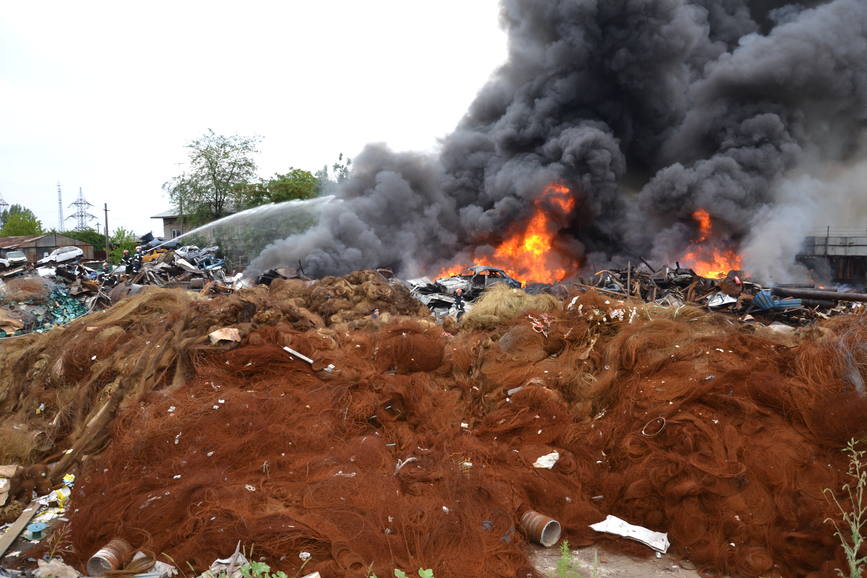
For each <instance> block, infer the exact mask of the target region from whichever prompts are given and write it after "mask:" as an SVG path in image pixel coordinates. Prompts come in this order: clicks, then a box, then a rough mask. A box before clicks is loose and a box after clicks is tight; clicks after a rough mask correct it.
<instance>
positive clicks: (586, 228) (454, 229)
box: [248, 0, 867, 283]
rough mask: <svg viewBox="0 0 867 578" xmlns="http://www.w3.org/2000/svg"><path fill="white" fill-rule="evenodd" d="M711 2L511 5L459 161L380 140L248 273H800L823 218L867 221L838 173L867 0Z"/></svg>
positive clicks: (456, 146)
mask: <svg viewBox="0 0 867 578" xmlns="http://www.w3.org/2000/svg"><path fill="white" fill-rule="evenodd" d="M711 4H712V3H708V2H707V1H706V0H687V1H683V2H670V1H666V0H647V1H642V2H601V3H600V2H589V1H577V2H576V1H575V0H562V1H555V2H553V3H551V2H546V3H539V2H533V1H531V0H515V1H509V2H504V4H503V23H504V26H505V27H506V29H507V33H508V35H509V51H510V53H509V60H508V61H507V62H506V63H505V64H504V65H503V66H502V67H501V68H500V69H498V71H497V72H496V73H495V74H494V76H493V78H492V79H491V80H490V81H489V83H488V84H487V85H486V86H485V87H484V88H483V89H482V90H481V91H480V93H479V95H478V96H477V97H476V99H475V101H474V102H473V104H472V105H471V106H470V108H469V110H468V112H467V114H466V116H465V117H464V118H463V119H462V121H461V122H460V124H459V126H458V127H457V128H456V130H455V131H454V132H453V133H452V134H450V135H449V136H447V137H446V138H445V139H444V141H443V145H442V147H441V150H440V152H439V154H438V155H436V156H426V155H421V154H412V153H395V152H392V151H390V150H388V149H386V148H385V147H383V146H380V145H373V146H370V147H368V148H367V149H366V150H365V151H364V152H363V153H362V154H360V155H358V156H357V158H356V159H355V160H354V163H353V171H352V174H351V175H350V178H349V179H348V180H347V182H345V183H344V184H343V185H342V186H341V187H340V188H339V189H338V190H337V191H336V201H335V202H334V203H331V204H329V205H328V206H327V207H324V208H323V211H322V214H321V215H320V218H319V221H318V224H317V225H315V226H313V227H312V228H311V229H310V230H308V231H306V232H304V233H301V234H297V235H292V236H290V237H288V238H287V239H284V240H282V241H277V242H275V243H273V244H272V245H271V246H269V247H268V248H266V249H265V250H264V251H263V252H262V254H261V255H260V256H259V257H258V258H257V259H256V260H255V261H254V262H253V263H252V264H251V266H250V268H249V271H248V275H249V276H250V277H255V276H256V275H259V274H261V273H262V272H264V271H266V270H268V269H271V268H275V267H281V266H287V265H291V266H295V265H297V263H298V262H299V261H300V262H301V263H302V268H303V269H304V271H305V272H306V274H307V275H310V276H312V277H321V276H323V275H331V274H344V273H347V272H349V271H352V270H356V269H362V268H372V267H380V266H386V267H389V268H391V269H393V270H394V271H395V272H396V273H397V274H398V275H400V276H402V277H405V278H413V277H418V276H419V275H422V274H425V273H426V272H431V271H441V273H440V274H439V276H446V275H450V274H454V273H456V272H458V268H455V267H453V266H454V265H455V264H460V265H459V267H463V266H464V264H466V263H477V264H480V265H487V266H493V267H498V268H501V269H503V270H505V271H506V272H507V273H508V274H509V275H510V276H512V277H514V278H516V279H522V280H527V281H536V282H544V283H552V282H556V281H560V280H561V279H562V278H564V277H565V276H566V275H568V274H570V273H572V272H573V271H576V270H579V269H580V270H581V274H582V275H585V276H588V275H591V274H592V273H593V272H594V271H596V270H599V269H602V268H611V267H612V266H613V263H625V262H626V261H627V260H629V259H631V260H632V261H633V262H638V260H639V257H644V258H646V259H648V260H650V261H652V262H657V263H674V262H676V261H679V262H680V263H682V264H683V265H684V266H685V267H691V268H693V269H694V270H695V271H696V272H698V273H699V274H700V275H703V276H706V277H716V276H718V275H723V276H724V275H725V274H726V273H727V272H728V271H729V270H740V269H746V270H748V271H750V272H751V273H752V274H753V275H755V276H757V277H758V278H762V279H765V280H767V281H770V282H774V283H782V282H794V281H798V280H799V279H796V277H797V276H798V275H804V270H803V269H802V268H799V267H796V266H795V256H796V254H797V252H798V248H799V246H800V243H801V241H802V240H803V238H804V236H806V234H807V231H808V230H809V229H810V228H815V227H818V226H824V224H825V223H827V222H839V223H840V225H841V226H852V227H854V226H859V227H861V226H863V223H864V218H865V217H867V215H865V213H864V206H863V202H859V200H858V198H859V197H862V198H863V194H862V191H861V190H860V189H858V188H856V187H858V186H861V183H863V178H861V179H860V180H859V179H853V182H855V183H857V184H856V185H853V186H851V187H842V186H837V185H836V184H835V180H834V176H835V175H837V174H839V173H840V171H841V170H842V171H847V172H855V173H858V174H863V170H860V172H859V171H857V170H856V169H862V167H863V166H864V165H865V164H867V163H865V162H864V160H863V159H864V147H863V146H860V143H862V141H863V123H861V122H860V121H859V119H861V118H862V117H863V111H864V110H865V106H867V81H865V80H867V76H865V71H864V68H863V67H862V66H861V65H860V63H861V62H863V61H864V59H865V57H867V45H865V43H864V42H863V22H864V21H865V20H867V4H865V3H864V2H862V1H861V0H832V1H827V2H821V3H815V2H810V3H806V4H804V3H801V4H800V5H797V4H794V3H789V2H784V1H779V2H776V1H771V2H761V3H755V2H746V1H744V0H733V1H732V2H728V3H727V4H726V7H725V8H720V7H718V6H717V5H716V4H713V5H711ZM841 71H842V72H841ZM770 245H773V246H770ZM540 253H544V255H545V256H544V258H542V256H541V255H540ZM800 280H803V279H800Z"/></svg>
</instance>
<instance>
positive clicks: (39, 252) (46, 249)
mask: <svg viewBox="0 0 867 578" xmlns="http://www.w3.org/2000/svg"><path fill="white" fill-rule="evenodd" d="M69 245H73V246H75V247H81V250H82V251H84V259H86V260H90V259H93V245H89V244H87V243H85V242H83V241H77V240H76V239H71V238H69V237H67V236H65V235H58V234H56V233H51V234H48V235H45V236H43V237H40V238H38V239H35V240H32V241H29V242H26V243H23V244H22V245H20V246H19V247H18V249H20V250H21V251H23V252H24V254H25V255H27V259H28V260H29V261H31V262H35V261H38V260H39V259H41V258H43V257H45V256H46V255H48V254H49V253H51V252H52V251H54V250H55V249H57V248H58V247H67V246H69Z"/></svg>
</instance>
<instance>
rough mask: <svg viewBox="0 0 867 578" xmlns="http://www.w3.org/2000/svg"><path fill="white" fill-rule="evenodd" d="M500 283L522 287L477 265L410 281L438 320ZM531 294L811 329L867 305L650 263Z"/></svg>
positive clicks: (804, 287) (862, 296) (806, 287)
mask: <svg viewBox="0 0 867 578" xmlns="http://www.w3.org/2000/svg"><path fill="white" fill-rule="evenodd" d="M495 285H505V286H508V287H513V288H514V287H521V283H520V282H519V281H516V280H515V279H513V278H511V277H509V275H508V274H507V273H506V272H505V271H503V270H502V269H497V268H495V267H483V266H473V267H469V268H467V269H466V270H464V271H463V272H461V273H460V274H458V275H454V276H451V277H443V278H441V279H437V280H436V281H431V280H430V279H429V278H427V277H423V278H421V279H412V280H409V281H408V282H407V286H408V287H409V288H410V289H411V291H412V295H413V296H414V297H415V298H416V299H418V300H419V301H421V302H422V303H424V304H425V305H427V306H428V308H430V310H431V312H432V313H433V314H434V316H435V317H436V318H438V319H442V318H443V317H445V316H447V315H452V316H456V313H457V312H456V309H455V295H456V292H457V290H458V289H460V290H461V294H462V298H463V300H464V301H465V302H466V304H465V305H464V308H465V309H466V310H467V311H469V310H471V309H472V307H473V302H474V301H475V299H477V298H478V297H479V296H481V295H482V294H484V292H485V291H486V290H487V289H489V288H490V287H493V286H495ZM526 289H527V291H528V292H529V293H541V292H545V293H551V294H553V295H557V296H560V297H562V296H563V295H565V294H566V293H567V292H568V291H570V290H572V291H574V290H584V291H586V290H589V289H594V290H596V291H598V292H600V293H603V294H605V295H611V296H614V297H619V298H632V297H635V298H639V299H641V300H643V301H645V302H648V303H655V304H657V305H662V306H670V307H679V306H683V305H686V304H689V305H694V306H699V307H705V308H707V309H709V310H712V311H719V312H725V313H733V314H737V315H738V316H739V317H740V319H741V320H743V321H755V320H756V319H760V320H762V321H764V322H767V323H771V322H779V323H784V324H788V325H793V326H803V325H807V324H809V323H811V322H813V321H815V320H817V319H827V318H828V317H829V316H832V315H840V314H845V313H848V312H850V311H852V310H858V309H860V308H862V307H864V305H863V303H867V293H859V292H854V291H843V290H838V289H836V288H832V289H826V288H816V286H815V285H814V284H790V285H775V286H773V287H771V288H764V287H762V285H760V284H759V283H758V282H756V281H755V280H752V279H750V278H749V277H748V276H747V275H746V274H745V273H744V272H742V271H731V272H729V274H728V275H726V276H725V277H723V278H720V279H711V278H708V277H702V276H700V275H698V274H697V273H696V272H695V271H693V270H692V269H684V268H681V267H680V265H676V266H675V267H663V268H661V269H659V270H654V269H652V268H651V267H650V266H649V265H646V264H645V265H643V266H640V267H633V266H632V265H631V264H630V265H628V266H627V267H625V268H623V269H619V270H616V269H615V270H602V271H598V272H596V273H595V274H594V275H592V276H590V277H589V278H587V279H582V278H578V279H576V280H574V281H564V282H563V283H559V284H555V285H544V284H536V285H532V286H529V287H527V288H526Z"/></svg>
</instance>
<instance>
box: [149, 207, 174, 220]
mask: <svg viewBox="0 0 867 578" xmlns="http://www.w3.org/2000/svg"><path fill="white" fill-rule="evenodd" d="M177 216H178V211H177V209H169V210H168V211H163V212H162V213H159V214H156V215H154V216H153V217H151V219H169V218H171V217H177Z"/></svg>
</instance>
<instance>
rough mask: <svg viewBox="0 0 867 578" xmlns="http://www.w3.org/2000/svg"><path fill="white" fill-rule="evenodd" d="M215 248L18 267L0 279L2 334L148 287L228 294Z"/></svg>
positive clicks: (46, 325)
mask: <svg viewBox="0 0 867 578" xmlns="http://www.w3.org/2000/svg"><path fill="white" fill-rule="evenodd" d="M218 251H219V247H216V246H215V247H207V248H204V249H199V248H198V247H195V246H185V247H180V248H178V249H176V250H173V251H170V250H165V249H159V250H156V251H152V252H148V253H136V254H134V255H131V256H129V257H128V258H127V259H125V261H124V262H123V263H121V264H120V265H117V266H110V265H108V264H107V263H102V262H96V263H81V262H79V261H74V262H67V263H60V264H53V265H47V266H40V267H36V268H34V267H33V266H30V265H21V266H17V267H15V268H14V269H10V270H7V271H4V280H0V337H8V336H12V335H22V334H25V333H29V332H42V331H45V330H47V329H50V328H52V327H54V326H56V325H62V324H64V323H68V322H69V321H71V320H73V319H75V318H76V317H79V316H81V315H84V314H86V313H89V312H92V311H98V310H101V309H105V308H107V307H110V306H111V305H112V303H116V302H117V301H119V300H120V299H122V298H124V297H126V296H128V295H134V294H136V293H138V292H139V291H141V289H142V288H143V287H145V286H147V285H155V286H158V287H179V288H186V289H193V290H196V291H201V292H202V293H205V294H217V293H229V292H231V291H232V284H233V283H234V282H235V281H237V278H232V279H230V278H227V277H226V273H225V268H224V266H225V263H224V261H223V260H222V259H220V258H219V257H218V254H217V252H218Z"/></svg>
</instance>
